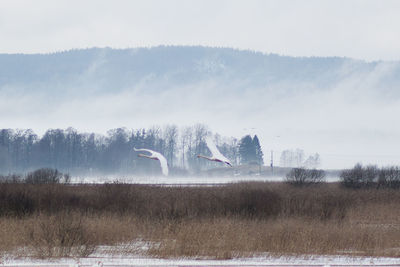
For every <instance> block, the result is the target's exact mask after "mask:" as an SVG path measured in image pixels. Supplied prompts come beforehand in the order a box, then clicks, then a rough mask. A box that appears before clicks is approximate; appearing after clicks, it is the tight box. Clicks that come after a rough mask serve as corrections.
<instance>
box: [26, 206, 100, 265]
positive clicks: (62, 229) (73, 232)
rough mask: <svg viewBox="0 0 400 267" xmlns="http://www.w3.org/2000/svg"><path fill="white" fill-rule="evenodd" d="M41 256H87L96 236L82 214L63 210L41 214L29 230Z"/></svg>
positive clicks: (34, 247) (35, 248) (38, 255)
mask: <svg viewBox="0 0 400 267" xmlns="http://www.w3.org/2000/svg"><path fill="white" fill-rule="evenodd" d="M27 234H28V236H27V239H28V240H29V241H30V242H31V244H33V245H34V246H33V251H34V253H35V256H37V257H39V258H48V257H67V256H78V257H86V256H88V255H89V254H91V253H92V252H93V251H94V249H95V246H94V242H95V241H94V237H93V235H91V234H90V231H88V229H87V227H86V226H85V225H84V224H83V222H82V215H80V214H77V213H71V212H67V211H64V212H61V213H58V214H56V215H52V216H43V215H39V216H38V217H37V218H36V223H35V224H34V225H33V226H32V228H30V229H29V230H28V232H27Z"/></svg>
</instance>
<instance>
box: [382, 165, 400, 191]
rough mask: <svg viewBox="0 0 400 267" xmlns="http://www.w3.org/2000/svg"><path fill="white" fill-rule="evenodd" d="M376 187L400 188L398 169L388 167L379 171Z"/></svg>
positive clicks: (399, 169) (399, 172) (399, 171)
mask: <svg viewBox="0 0 400 267" xmlns="http://www.w3.org/2000/svg"><path fill="white" fill-rule="evenodd" d="M378 176H379V178H378V186H384V187H389V188H400V168H399V167H397V166H390V167H386V168H382V169H381V170H379V175H378Z"/></svg>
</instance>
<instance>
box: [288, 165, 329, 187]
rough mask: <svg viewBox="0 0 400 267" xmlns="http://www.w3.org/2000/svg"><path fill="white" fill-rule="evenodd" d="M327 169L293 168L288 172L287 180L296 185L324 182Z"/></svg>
mask: <svg viewBox="0 0 400 267" xmlns="http://www.w3.org/2000/svg"><path fill="white" fill-rule="evenodd" d="M324 178H325V171H323V170H317V169H311V170H310V169H305V168H293V169H292V170H291V171H290V172H289V173H288V174H286V181H287V182H289V183H291V184H295V185H306V184H315V183H320V182H323V180H324Z"/></svg>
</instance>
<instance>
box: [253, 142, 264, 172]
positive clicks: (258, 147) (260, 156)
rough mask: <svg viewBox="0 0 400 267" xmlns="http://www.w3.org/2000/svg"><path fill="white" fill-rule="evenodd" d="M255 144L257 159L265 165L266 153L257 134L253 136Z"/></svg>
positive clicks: (260, 163)
mask: <svg viewBox="0 0 400 267" xmlns="http://www.w3.org/2000/svg"><path fill="white" fill-rule="evenodd" d="M253 146H254V150H255V159H256V161H257V163H258V164H259V165H264V158H263V157H264V154H263V152H262V149H261V145H260V141H259V140H258V137H257V135H254V138H253Z"/></svg>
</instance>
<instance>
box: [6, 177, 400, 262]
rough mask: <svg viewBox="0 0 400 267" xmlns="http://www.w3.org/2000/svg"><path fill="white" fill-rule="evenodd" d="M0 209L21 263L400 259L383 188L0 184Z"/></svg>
mask: <svg viewBox="0 0 400 267" xmlns="http://www.w3.org/2000/svg"><path fill="white" fill-rule="evenodd" d="M20 200H22V202H19V201H20ZM0 201H1V203H0V204H1V208H0V215H1V216H0V252H2V253H11V252H13V253H15V254H16V255H20V256H23V255H28V254H29V255H31V256H35V257H60V256H86V255H89V254H90V253H91V252H93V251H94V249H95V248H96V247H97V246H100V245H119V244H129V243H131V242H135V240H144V241H149V244H151V246H150V249H149V250H148V253H150V254H151V255H153V256H157V257H165V258H168V257H180V256H190V257H210V258H219V259H225V258H231V257H236V256H251V255H254V254H257V253H265V252H267V253H273V254H277V255H285V254H293V253H294V254H351V255H368V256H394V257H400V249H399V245H398V244H399V243H400V209H399V208H398V207H399V204H400V191H396V190H390V189H379V190H376V189H362V190H349V189H344V188H341V187H340V186H338V185H337V184H321V185H318V186H312V187H301V188H299V187H292V186H290V185H286V184H282V183H246V184H237V185H227V186H222V187H218V188H163V187H154V186H137V185H136V186H135V185H121V184H117V185H103V186H96V185H82V186H66V185H43V186H42V185H36V186H34V185H23V184H19V185H16V186H14V187H12V185H6V187H4V185H0ZM21 248H24V249H21ZM126 252H128V253H135V252H136V251H135V250H134V249H132V250H129V249H127V251H126Z"/></svg>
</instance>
